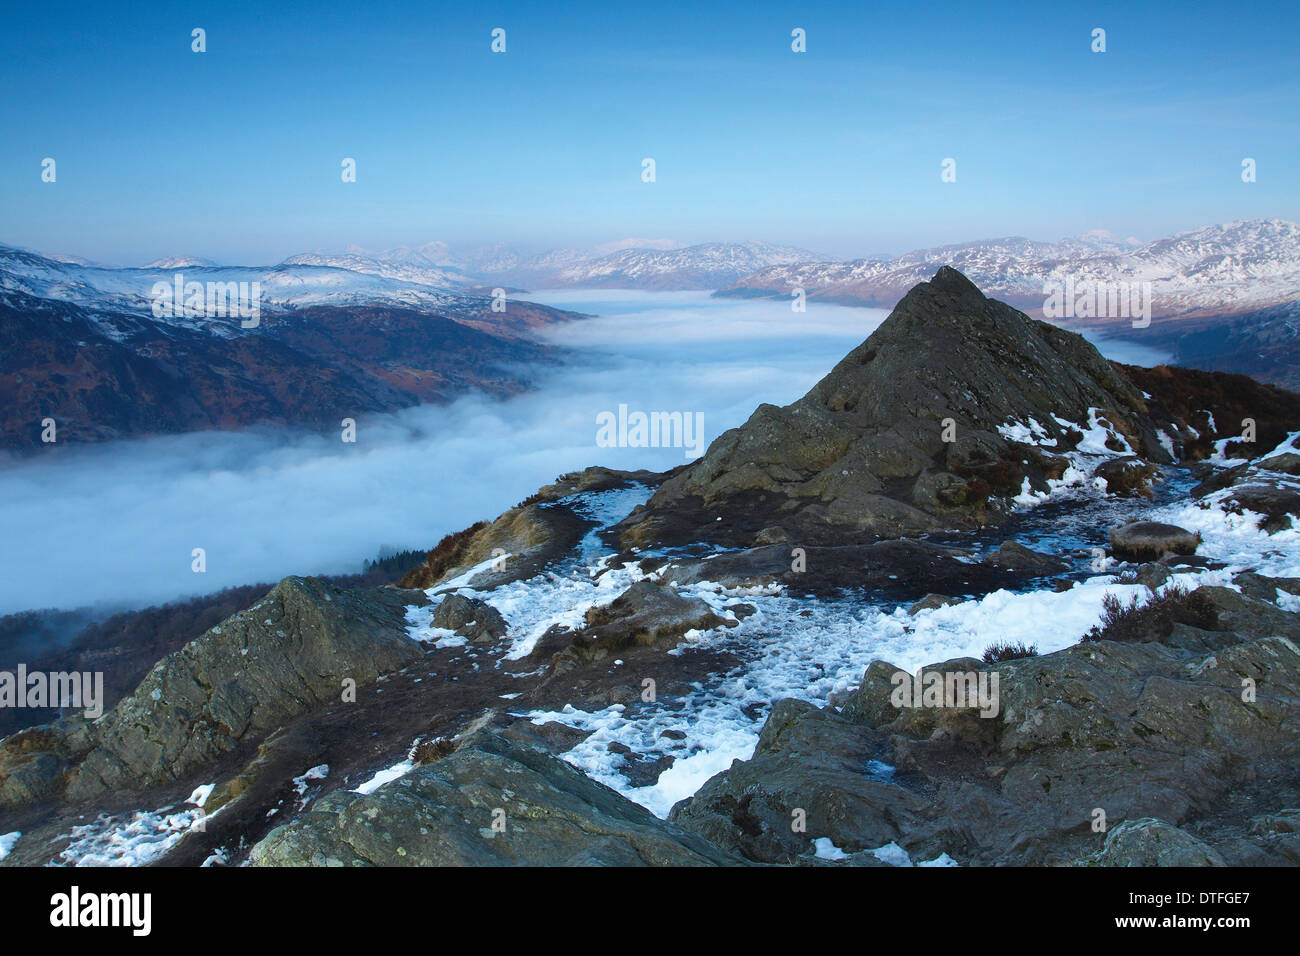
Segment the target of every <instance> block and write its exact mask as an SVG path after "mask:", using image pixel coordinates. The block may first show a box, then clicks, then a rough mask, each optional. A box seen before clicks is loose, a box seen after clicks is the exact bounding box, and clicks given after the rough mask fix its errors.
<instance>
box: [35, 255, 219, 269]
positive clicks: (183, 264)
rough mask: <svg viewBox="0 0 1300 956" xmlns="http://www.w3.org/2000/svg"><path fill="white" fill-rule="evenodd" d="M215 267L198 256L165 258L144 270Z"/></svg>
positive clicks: (82, 261)
mask: <svg viewBox="0 0 1300 956" xmlns="http://www.w3.org/2000/svg"><path fill="white" fill-rule="evenodd" d="M60 261H62V262H71V263H74V264H76V265H84V266H88V265H91V264H92V263H89V262H86V261H84V260H81V259H62V260H60ZM215 265H217V263H216V262H213V261H212V260H211V259H201V258H199V257H198V256H163V257H162V258H161V259H155V260H154V261H153V262H150V263H147V264H146V265H145V266H144V268H146V269H185V268H190V267H194V266H215Z"/></svg>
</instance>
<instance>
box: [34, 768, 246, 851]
mask: <svg viewBox="0 0 1300 956" xmlns="http://www.w3.org/2000/svg"><path fill="white" fill-rule="evenodd" d="M213 788H214V784H205V785H204V786H201V787H199V788H198V789H196V790H195V791H194V792H193V793H192V794H190V796H189V797H188V799H186V800H185V803H184V805H183V806H182V807H179V808H178V807H175V806H168V807H163V808H161V809H159V810H139V811H137V812H135V813H131V814H125V815H111V814H106V813H103V814H100V815H99V816H98V817H96V818H95V820H94V821H92V822H91V823H87V824H84V825H82V826H76V827H73V828H72V832H71V833H70V834H68V835H69V836H70V837H71V838H72V840H71V842H70V843H69V844H68V845H67V847H66V848H65V849H64V850H63V851H62V852H61V853H60V854H59V857H58V860H56V861H55V863H54V865H56V866H144V865H146V864H148V863H150V862H152V861H153V860H156V859H158V858H159V857H160V856H162V855H163V854H165V853H166V852H167V851H168V850H170V849H171V848H172V847H173V846H175V845H176V844H177V843H179V842H180V840H181V838H182V837H183V836H185V834H186V833H188V832H189V831H190V830H191V829H193V828H194V827H195V826H196V825H201V824H200V821H201V820H203V819H204V813H203V804H205V803H206V802H207V800H208V797H209V796H211V795H212V790H213ZM219 812H220V810H218V811H216V813H219ZM216 813H214V814H211V815H212V816H215V815H216Z"/></svg>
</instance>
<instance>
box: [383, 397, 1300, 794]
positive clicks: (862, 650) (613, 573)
mask: <svg viewBox="0 0 1300 956" xmlns="http://www.w3.org/2000/svg"><path fill="white" fill-rule="evenodd" d="M1074 427H1080V428H1082V430H1084V431H1085V438H1084V440H1083V441H1082V442H1080V445H1079V450H1078V451H1077V452H1074V453H1071V460H1072V463H1073V464H1072V468H1071V471H1072V472H1078V474H1079V475H1082V476H1086V475H1090V474H1091V473H1092V469H1093V468H1094V467H1095V465H1096V463H1097V462H1098V461H1100V460H1102V459H1103V458H1105V457H1113V456H1114V455H1116V454H1117V452H1116V451H1114V450H1112V449H1109V448H1107V447H1106V445H1105V441H1106V438H1107V437H1110V435H1111V434H1113V433H1112V432H1111V431H1110V430H1109V429H1107V428H1106V427H1105V425H1104V424H1103V423H1101V422H1099V421H1098V419H1097V414H1096V411H1095V410H1094V411H1093V412H1092V413H1091V415H1090V422H1088V423H1085V424H1084V425H1082V426H1080V425H1074ZM1008 428H1009V429H1015V430H1016V433H1017V434H1019V430H1020V429H1023V430H1024V433H1025V434H1026V436H1028V437H1030V438H1031V439H1037V438H1039V437H1040V436H1041V435H1042V433H1043V429H1042V426H1041V425H1039V424H1038V423H1023V424H1017V425H1011V426H1008ZM1293 437H1295V436H1293ZM1119 453H1120V454H1122V452H1119ZM1166 472H1167V474H1168V476H1169V477H1168V480H1167V481H1166V482H1165V483H1164V486H1163V492H1162V493H1161V492H1158V494H1157V498H1156V501H1155V502H1147V501H1144V500H1137V501H1134V500H1128V501H1119V500H1116V499H1114V498H1107V497H1106V495H1105V494H1104V491H1103V490H1102V489H1101V488H1098V487H1097V486H1096V484H1095V483H1094V482H1092V481H1090V480H1077V481H1069V480H1066V479H1063V480H1062V481H1061V482H1060V483H1058V485H1057V486H1054V488H1053V490H1052V492H1051V493H1049V494H1046V495H1035V496H1034V497H1033V498H1032V500H1030V501H1028V502H1026V503H1025V504H1027V505H1028V506H1029V507H1027V508H1025V511H1024V513H1025V519H1024V521H1023V522H1022V523H1021V524H1019V525H1017V524H1016V523H1015V522H1014V521H1013V523H1012V525H1011V527H1010V528H1009V529H1008V530H1006V531H1004V532H1002V533H1001V535H1000V537H1002V538H1005V537H1016V538H1018V539H1019V540H1023V541H1027V542H1028V543H1030V544H1032V545H1035V546H1037V547H1039V548H1040V549H1042V548H1043V545H1044V544H1045V543H1047V544H1048V545H1050V546H1051V549H1052V550H1056V551H1057V553H1063V552H1066V551H1073V553H1074V554H1075V556H1076V568H1080V567H1082V568H1086V567H1087V566H1088V564H1087V560H1088V559H1086V558H1085V559H1082V560H1081V559H1079V558H1078V554H1080V553H1082V554H1084V555H1087V554H1088V553H1089V552H1090V550H1091V548H1095V547H1101V546H1104V544H1105V537H1104V536H1105V534H1106V531H1107V530H1108V529H1110V528H1112V527H1114V526H1116V525H1117V524H1121V523H1123V522H1124V521H1128V520H1134V519H1135V518H1138V517H1141V518H1144V519H1147V520H1154V521H1165V522H1169V523H1173V524H1177V525H1180V526H1182V527H1185V528H1188V529H1190V530H1194V531H1199V532H1200V533H1201V535H1202V538H1203V542H1204V543H1203V545H1202V546H1201V548H1200V551H1199V553H1200V554H1201V555H1202V556H1203V557H1206V558H1209V559H1211V560H1212V561H1214V562H1223V563H1225V564H1226V565H1228V567H1227V568H1225V569H1221V570H1204V569H1199V568H1188V569H1185V570H1182V571H1180V572H1178V573H1176V574H1174V575H1173V577H1172V578H1171V580H1170V581H1169V582H1168V583H1167V584H1166V585H1165V587H1166V588H1169V587H1179V586H1181V587H1186V588H1189V589H1190V588H1194V587H1197V586H1199V585H1202V584H1216V585H1226V586H1231V578H1232V576H1233V574H1234V573H1236V572H1239V571H1242V570H1247V569H1256V570H1259V571H1260V572H1261V573H1264V574H1269V575H1278V576H1300V530H1289V531H1282V532H1278V533H1276V534H1273V535H1269V534H1266V533H1265V532H1263V531H1261V530H1260V529H1259V526H1258V525H1259V518H1260V516H1258V515H1251V514H1249V513H1247V514H1232V513H1229V512H1227V511H1225V510H1224V509H1223V508H1222V507H1221V505H1222V502H1223V501H1224V499H1225V498H1226V497H1228V496H1229V494H1230V492H1229V491H1224V492H1221V493H1218V494H1216V495H1211V496H1209V497H1208V498H1207V499H1205V500H1204V501H1203V502H1194V501H1191V500H1189V499H1188V498H1187V496H1186V489H1187V488H1188V487H1190V485H1191V483H1192V479H1190V478H1189V477H1188V476H1187V475H1186V474H1185V473H1184V472H1182V471H1181V470H1179V469H1166ZM1068 474H1069V473H1067V475H1068ZM648 493H649V492H648V490H647V489H645V488H641V487H635V488H630V489H623V490H619V491H609V492H599V493H585V494H583V495H581V496H577V497H576V498H575V499H568V500H566V503H567V504H575V505H577V506H578V507H579V509H580V510H581V511H582V512H583V513H584V514H586V515H588V516H590V517H592V518H593V519H594V520H596V521H597V522H598V525H599V526H598V527H597V528H596V529H594V530H593V531H592V532H591V533H590V534H589V535H588V536H587V538H586V539H585V540H584V542H583V545H582V547H581V548H579V549H578V553H577V554H576V555H575V556H574V557H573V558H572V559H570V560H569V561H568V562H567V563H564V564H561V565H559V566H556V567H553V568H552V569H550V570H548V571H547V572H545V573H543V574H540V575H538V576H536V577H534V578H532V579H530V580H526V581H518V582H513V583H510V584H506V585H502V586H500V587H497V588H495V589H489V590H483V591H478V590H475V589H474V588H472V587H470V586H469V584H468V582H469V581H470V580H472V579H473V577H474V576H475V575H476V574H477V573H478V571H480V570H482V569H483V568H485V567H486V566H487V564H486V563H485V565H484V566H482V567H481V568H477V569H471V571H469V572H467V573H466V574H464V575H462V576H461V577H460V578H459V579H457V580H455V581H450V582H447V583H445V584H443V585H440V586H439V587H438V588H437V592H438V593H445V592H446V589H447V588H448V587H453V588H455V589H456V590H458V591H459V592H460V593H463V594H465V595H467V596H473V597H478V598H481V599H483V600H486V601H488V602H489V603H491V604H492V605H494V606H495V607H496V608H497V609H498V610H499V611H501V613H502V614H503V615H504V616H505V618H506V620H507V621H508V622H509V624H510V630H509V633H508V636H507V640H506V642H504V643H503V645H502V648H503V650H502V651H501V652H500V657H499V659H498V662H497V666H501V665H502V664H503V663H504V662H505V661H508V660H517V659H519V658H522V657H525V656H527V654H528V653H529V652H530V651H531V650H532V648H533V647H534V646H535V645H536V642H537V640H538V639H539V638H540V637H541V636H542V634H544V633H545V632H546V630H547V629H548V628H550V627H551V626H552V625H555V624H563V625H566V626H569V627H578V626H580V625H581V624H582V623H583V616H584V614H585V613H586V611H587V610H588V609H589V608H592V607H595V606H597V605H601V604H605V603H608V602H609V601H611V600H613V599H614V598H615V597H617V596H618V595H619V594H621V593H622V592H623V591H624V590H626V589H627V587H629V586H630V585H631V584H633V583H634V582H635V581H637V580H640V579H642V578H646V577H649V578H651V579H658V578H659V576H660V573H661V572H660V571H651V572H649V573H647V572H645V571H642V570H640V569H639V568H638V567H637V566H636V565H629V566H625V567H623V568H618V569H606V568H605V562H606V561H607V560H608V558H609V557H610V554H609V553H608V551H606V550H604V549H603V547H602V545H601V542H600V537H599V534H598V532H599V531H600V530H601V529H603V528H605V527H608V526H610V525H612V524H614V523H615V522H617V521H618V520H620V519H621V518H622V517H624V516H625V515H626V514H628V513H629V512H630V511H631V510H632V509H633V508H634V507H635V506H636V505H637V504H639V503H641V502H642V501H644V500H645V499H646V497H647V496H648ZM1162 500H1163V503H1162ZM1045 503H1050V507H1047V508H1043V507H1042V506H1043V505H1044V504H1045ZM1057 506H1059V508H1058V507H1057ZM1067 517H1068V520H1065V521H1062V519H1065V518H1067ZM968 543H969V544H971V545H973V546H975V547H978V546H979V545H978V543H975V542H968ZM986 543H987V542H986ZM1090 546H1091V547H1090ZM661 570H662V569H661ZM602 571H603V573H601V572H602ZM1080 577H1081V580H1077V581H1076V582H1075V584H1074V586H1073V587H1072V588H1070V589H1069V590H1068V591H1059V592H1058V591H1055V590H1045V589H1043V590H1026V591H1020V592H1012V591H1006V590H999V591H995V592H993V593H990V594H986V595H982V596H979V597H974V598H971V599H968V600H964V601H959V602H958V603H956V604H952V605H949V606H947V607H941V608H935V609H929V610H923V611H920V612H919V613H917V614H916V615H909V614H907V612H906V609H905V608H904V607H901V606H897V605H888V604H879V603H869V602H866V601H864V600H863V599H862V598H861V597H845V598H843V599H838V600H811V599H807V598H802V597H795V596H792V595H789V594H786V593H784V592H783V590H782V589H781V588H767V589H754V588H731V589H728V588H723V587H722V586H720V585H716V584H712V583H708V582H703V583H697V584H693V585H689V586H683V587H680V588H679V591H680V593H682V594H684V595H689V596H694V597H699V598H701V599H703V600H704V601H706V602H707V603H708V604H709V605H710V606H711V607H712V608H713V609H714V611H715V612H716V613H718V614H719V615H721V616H723V617H728V618H730V617H732V616H733V615H732V613H731V612H729V611H727V610H726V607H727V606H728V605H731V604H734V603H735V602H737V601H744V602H747V603H749V604H752V605H754V606H755V607H756V608H757V612H756V613H754V614H752V615H750V616H749V617H746V618H745V619H744V620H742V621H740V622H739V623H738V625H737V626H736V627H733V628H719V629H716V630H713V631H710V632H707V633H699V632H690V633H688V634H687V635H686V640H685V641H684V642H683V643H682V644H681V645H680V646H679V647H678V648H676V649H674V650H673V651H671V652H670V653H673V654H678V655H689V654H691V653H693V652H695V651H696V650H699V649H705V648H708V649H718V650H726V651H728V652H730V653H732V654H735V655H736V656H738V657H739V658H740V660H741V661H742V663H741V664H740V665H738V666H736V667H735V668H733V669H731V670H729V671H727V672H726V673H713V674H709V675H707V676H702V677H701V680H700V681H699V683H698V684H696V685H695V688H694V690H692V691H691V692H690V693H689V694H688V695H687V696H686V698H685V699H681V698H673V699H661V700H659V701H657V702H654V703H637V704H635V705H631V706H629V705H623V704H618V705H614V706H611V707H607V708H604V709H601V710H596V711H584V710H579V709H576V708H574V707H572V706H565V707H563V708H561V709H559V710H555V711H534V712H531V713H527V714H521V715H520V716H525V717H527V718H529V719H531V720H532V721H533V722H534V723H537V724H542V723H546V722H549V721H558V722H560V723H563V724H566V725H568V726H570V727H573V728H576V729H580V730H583V731H587V732H588V736H587V738H586V739H584V740H583V741H581V742H580V743H579V744H577V746H575V747H573V748H572V749H571V750H570V751H568V752H567V753H566V754H564V759H566V760H567V761H568V762H569V763H571V764H573V765H574V766H575V767H577V768H579V769H581V770H582V771H583V772H585V773H587V774H588V775H589V776H591V777H593V778H594V779H596V780H599V781H600V782H602V783H605V784H606V785H608V786H610V787H612V788H613V789H615V790H617V791H619V792H620V793H622V794H623V795H625V796H627V797H628V798H630V799H632V800H634V801H636V802H637V803H640V804H641V805H643V806H645V807H647V808H648V809H650V810H651V811H652V812H654V813H655V814H657V815H658V816H660V817H666V816H667V814H668V812H669V810H670V809H671V808H672V806H673V804H674V803H676V802H677V801H679V800H682V799H684V798H686V797H689V796H691V795H692V794H694V793H695V792H696V791H697V790H698V789H699V788H700V787H701V786H702V785H703V784H704V782H705V781H706V780H708V779H709V777H711V776H713V775H714V774H716V773H718V772H720V771H722V770H725V769H726V768H727V767H728V766H730V764H731V762H732V761H733V760H737V759H748V758H749V757H750V756H751V755H752V753H753V750H754V746H755V744H756V743H757V740H758V734H759V731H760V730H761V728H762V724H763V720H764V719H765V717H766V715H767V712H768V710H769V709H770V707H771V705H772V704H773V703H774V702H775V701H777V700H779V699H781V698H783V697H795V698H800V699H803V700H808V701H812V702H815V703H817V704H821V705H825V704H827V703H828V702H829V701H830V699H831V695H832V694H835V693H836V692H839V691H845V690H848V689H850V688H852V687H854V686H856V685H857V683H858V682H859V681H860V679H861V676H862V673H863V671H864V670H865V668H866V667H867V665H868V664H869V663H870V662H871V661H873V660H876V659H882V660H886V661H889V662H890V663H892V664H896V665H898V666H899V667H902V668H905V669H907V670H915V669H916V668H918V667H921V666H923V665H926V664H932V663H936V662H939V661H943V660H949V659H953V658H958V657H980V656H982V654H983V652H984V650H985V649H986V648H987V647H988V646H989V645H990V644H992V643H994V642H999V641H1009V642H1024V643H1026V644H1030V645H1037V647H1038V650H1039V651H1040V652H1041V653H1048V652H1051V651H1056V650H1060V649H1062V648H1065V647H1068V646H1070V645H1072V644H1074V643H1076V642H1077V641H1078V640H1079V639H1080V638H1082V637H1083V635H1084V634H1085V633H1086V632H1087V631H1088V630H1089V629H1090V628H1091V627H1092V626H1093V625H1095V624H1097V623H1098V621H1099V620H1100V617H1101V613H1102V601H1103V599H1104V598H1105V597H1106V596H1107V595H1115V596H1116V597H1118V598H1119V599H1120V600H1121V601H1123V602H1125V603H1127V602H1128V601H1129V599H1130V598H1131V597H1134V596H1144V595H1146V594H1148V593H1149V592H1148V591H1147V589H1146V588H1145V586H1142V585H1131V584H1123V583H1119V580H1118V575H1117V574H1116V573H1113V571H1112V572H1111V573H1102V574H1091V575H1089V574H1087V573H1083V574H1081V575H1080ZM438 593H434V591H433V590H431V591H430V596H431V597H432V598H433V599H434V601H435V602H436V601H438V600H441V598H440V597H439V596H438ZM431 616H432V608H431V607H429V608H422V609H412V611H411V620H412V626H411V632H412V636H413V637H416V638H417V639H424V640H427V639H429V637H430V633H429V632H430V631H431V630H436V629H431V628H429V627H428V618H429V617H431ZM665 731H669V732H670V733H667V734H665ZM615 743H617V744H623V745H625V746H626V747H627V748H629V749H630V750H631V751H632V752H633V753H635V754H638V755H641V756H642V758H643V759H651V760H653V759H656V758H660V757H666V756H672V757H675V758H676V759H675V762H674V763H673V764H672V766H671V767H669V768H668V769H667V770H665V771H664V772H663V773H662V774H660V776H659V777H658V780H657V781H656V782H655V783H654V784H653V785H650V786H642V787H635V786H633V785H632V784H631V783H629V781H628V779H627V777H626V776H625V775H624V773H623V771H624V768H625V766H626V764H625V758H624V756H622V755H621V754H620V753H617V752H615V751H617V750H620V749H621V748H618V747H616V748H614V750H611V749H610V745H611V744H615ZM410 768H411V763H410V761H409V759H408V760H407V761H404V762H402V763H400V764H398V765H396V766H395V767H393V768H389V769H388V770H386V771H382V772H381V773H380V774H378V775H376V778H375V779H374V780H372V781H369V782H368V783H366V784H363V785H362V787H359V788H358V790H360V791H361V792H369V790H368V789H366V788H369V789H374V788H375V787H377V786H378V785H380V783H382V782H386V781H387V780H389V779H395V778H396V777H397V776H400V775H401V774H403V773H405V772H406V771H408V770H409V769H410Z"/></svg>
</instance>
